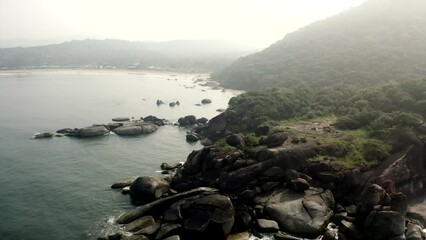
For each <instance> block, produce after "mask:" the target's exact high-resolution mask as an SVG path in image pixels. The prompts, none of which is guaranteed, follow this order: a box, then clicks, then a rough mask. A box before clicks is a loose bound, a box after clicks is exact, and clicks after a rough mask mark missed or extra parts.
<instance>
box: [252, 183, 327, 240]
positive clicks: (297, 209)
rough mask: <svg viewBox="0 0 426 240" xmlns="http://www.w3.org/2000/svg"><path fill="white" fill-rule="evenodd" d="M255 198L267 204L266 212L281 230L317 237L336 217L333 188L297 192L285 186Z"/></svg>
mask: <svg viewBox="0 0 426 240" xmlns="http://www.w3.org/2000/svg"><path fill="white" fill-rule="evenodd" d="M255 201H256V202H258V203H263V204H264V206H265V207H264V214H265V215H266V216H269V218H270V219H272V220H274V221H276V222H277V223H278V225H279V227H280V230H282V231H286V232H289V233H293V234H296V235H299V236H302V237H308V238H315V237H317V236H318V235H319V234H320V233H321V232H323V231H324V229H325V228H326V227H327V225H328V223H329V222H330V219H331V217H332V216H333V211H332V210H331V209H333V208H334V197H333V194H332V193H331V192H330V191H329V190H326V191H323V190H322V189H312V188H311V189H310V190H307V191H305V192H304V193H297V192H293V191H292V190H289V189H285V190H280V191H277V192H275V193H273V194H272V195H269V196H261V197H256V199H255Z"/></svg>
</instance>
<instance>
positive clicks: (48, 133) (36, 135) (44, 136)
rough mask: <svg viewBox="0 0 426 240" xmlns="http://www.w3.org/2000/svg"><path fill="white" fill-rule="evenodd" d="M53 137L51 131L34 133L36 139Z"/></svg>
mask: <svg viewBox="0 0 426 240" xmlns="http://www.w3.org/2000/svg"><path fill="white" fill-rule="evenodd" d="M51 137H53V134H52V133H50V132H42V133H37V134H35V135H34V139H41V138H51Z"/></svg>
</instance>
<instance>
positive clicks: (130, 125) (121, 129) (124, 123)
mask: <svg viewBox="0 0 426 240" xmlns="http://www.w3.org/2000/svg"><path fill="white" fill-rule="evenodd" d="M112 121H113V122H112V123H108V124H94V125H92V126H89V127H83V128H63V129H59V130H57V131H56V136H62V134H63V135H65V136H69V137H80V138H87V137H97V136H103V135H106V134H109V133H110V132H114V133H115V134H117V135H119V136H135V135H141V134H149V133H153V132H155V131H157V129H158V128H159V127H160V126H164V125H167V124H170V123H169V121H167V120H165V119H159V118H157V117H155V116H147V117H145V118H142V117H141V118H140V119H138V120H135V119H130V118H128V117H117V118H113V119H112ZM52 136H54V134H53V133H49V132H43V133H39V134H36V135H35V136H34V138H47V137H52Z"/></svg>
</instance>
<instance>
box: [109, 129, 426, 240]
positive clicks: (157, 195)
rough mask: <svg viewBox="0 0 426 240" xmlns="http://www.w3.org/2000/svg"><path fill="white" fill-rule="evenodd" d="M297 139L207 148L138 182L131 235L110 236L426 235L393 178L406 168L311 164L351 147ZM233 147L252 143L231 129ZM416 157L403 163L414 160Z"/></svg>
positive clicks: (375, 238)
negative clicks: (161, 174)
mask: <svg viewBox="0 0 426 240" xmlns="http://www.w3.org/2000/svg"><path fill="white" fill-rule="evenodd" d="M213 124H216V125H215V126H211V121H210V123H209V124H208V125H204V126H203V127H202V128H203V129H204V130H205V131H209V130H212V129H214V128H215V129H221V128H222V126H221V125H220V121H219V123H218V122H214V123H213ZM225 124H226V123H225ZM225 131H226V130H225ZM256 131H259V133H267V132H269V129H268V128H267V127H262V128H260V129H256ZM221 134H222V133H221ZM288 139H289V136H288V134H287V133H284V132H280V133H275V134H270V135H267V136H265V137H264V138H263V139H262V140H261V145H260V146H257V147H255V148H251V149H248V150H245V151H242V150H239V149H223V148H219V147H214V146H209V147H204V148H202V149H200V150H197V151H193V152H192V153H191V154H189V156H188V158H187V159H186V162H185V163H184V164H183V166H182V167H180V168H177V171H175V172H173V174H171V175H168V176H166V177H163V178H160V177H141V178H138V179H136V180H135V181H134V182H132V183H131V185H130V187H129V191H130V197H131V199H132V201H133V203H135V204H137V205H140V206H139V207H137V208H135V209H133V210H131V211H129V212H127V213H125V214H124V215H122V216H120V217H119V218H118V220H117V223H118V224H122V225H123V227H124V229H126V232H125V233H119V234H118V235H114V236H107V237H105V238H101V239H156V240H157V239H158V240H162V239H203V238H205V239H227V238H228V237H230V236H231V237H234V239H248V237H249V236H250V235H255V236H258V237H261V236H262V234H261V233H266V232H273V233H275V239H301V238H316V237H318V236H320V235H322V239H323V240H331V239H337V237H338V238H339V239H344V240H345V239H371V240H388V239H410V240H424V239H425V238H426V235H425V233H424V232H423V230H422V229H424V227H425V224H426V220H425V219H424V218H422V217H421V216H419V215H416V214H413V213H409V212H408V213H407V205H408V198H407V196H406V195H405V194H404V193H402V192H399V191H397V189H399V188H400V186H401V185H400V184H401V183H400V182H398V181H390V180H387V179H386V178H384V177H385V176H390V175H392V174H394V173H392V172H393V171H395V169H396V170H398V168H397V167H393V168H381V169H380V171H381V172H382V174H377V173H374V171H373V173H372V170H371V169H368V168H363V167H357V168H353V169H343V168H342V167H341V166H340V165H338V164H337V163H336V162H335V161H333V160H310V159H311V158H313V157H315V156H317V155H327V156H335V157H338V156H342V155H343V154H344V152H342V149H340V148H336V146H333V145H325V144H323V145H321V146H318V145H316V144H310V143H300V144H286V142H287V141H288ZM226 141H227V143H228V144H230V145H232V146H244V145H245V144H246V141H247V139H246V138H245V136H244V134H229V133H228V136H227V137H226ZM415 153H418V151H415ZM407 154H408V152H407ZM407 154H405V155H404V156H403V157H401V158H399V159H398V161H400V162H399V164H402V162H403V163H404V164H409V163H410V161H414V160H413V158H412V157H409V155H407ZM330 159H333V158H332V157H330ZM415 159H416V161H420V162H422V161H423V159H424V158H423V156H420V157H419V156H417V155H416V158H415ZM404 164H403V165H404ZM404 166H407V165H404ZM422 168H424V166H422ZM376 171H378V170H376ZM422 171H424V169H423V170H422V169H418V170H417V171H416V173H417V174H419V173H422ZM412 174H414V170H413V172H412ZM147 219H148V220H149V221H147ZM146 222H149V224H147V223H146ZM336 229H339V231H336ZM281 231H282V232H281ZM283 232H285V233H289V234H292V235H286V234H284V233H283ZM228 239H229V238H228Z"/></svg>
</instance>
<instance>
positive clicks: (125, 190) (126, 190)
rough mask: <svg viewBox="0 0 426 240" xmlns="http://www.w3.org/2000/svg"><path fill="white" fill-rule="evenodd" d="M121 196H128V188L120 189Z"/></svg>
mask: <svg viewBox="0 0 426 240" xmlns="http://www.w3.org/2000/svg"><path fill="white" fill-rule="evenodd" d="M121 194H124V195H127V194H130V186H127V187H124V188H122V189H121Z"/></svg>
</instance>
